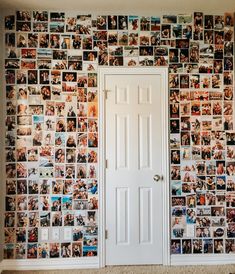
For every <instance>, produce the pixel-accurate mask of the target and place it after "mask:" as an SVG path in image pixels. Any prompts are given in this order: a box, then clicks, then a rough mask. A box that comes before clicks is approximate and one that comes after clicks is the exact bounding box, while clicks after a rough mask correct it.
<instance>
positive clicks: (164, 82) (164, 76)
mask: <svg viewBox="0 0 235 274" xmlns="http://www.w3.org/2000/svg"><path fill="white" fill-rule="evenodd" d="M133 72H134V73H136V74H141V75H143V74H148V75H149V74H153V75H160V76H161V92H162V96H161V100H162V137H163V138H162V141H163V143H162V145H163V153H162V159H161V160H162V163H164V164H163V165H162V166H163V168H162V169H163V177H164V178H165V180H164V183H163V205H162V209H163V212H162V214H163V218H162V222H163V223H162V226H163V227H162V232H163V245H162V246H163V250H162V252H163V254H162V255H163V256H162V257H163V265H170V207H169V205H170V191H169V185H170V183H169V182H170V181H169V121H168V116H169V114H168V109H169V104H168V69H167V68H157V67H118V68H117V67H104V68H99V70H98V75H99V79H98V80H99V85H98V86H99V149H98V150H99V176H98V178H99V181H98V185H99V241H98V243H99V244H98V256H99V267H105V265H106V261H105V258H106V250H105V220H106V208H105V200H106V196H105V184H106V181H105V173H106V159H105V155H106V152H105V130H106V126H105V117H106V113H105V100H106V98H105V97H106V94H105V93H106V92H104V84H105V75H106V74H113V75H118V74H125V75H127V74H128V73H133Z"/></svg>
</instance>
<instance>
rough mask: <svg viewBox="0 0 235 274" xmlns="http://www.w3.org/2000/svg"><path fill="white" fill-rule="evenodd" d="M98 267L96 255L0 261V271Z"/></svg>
mask: <svg viewBox="0 0 235 274" xmlns="http://www.w3.org/2000/svg"><path fill="white" fill-rule="evenodd" d="M98 267H99V259H98V257H90V258H68V259H27V260H3V261H2V262H1V263H0V273H1V271H3V270H49V269H50V270H53V269H84V268H98Z"/></svg>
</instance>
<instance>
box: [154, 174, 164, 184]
mask: <svg viewBox="0 0 235 274" xmlns="http://www.w3.org/2000/svg"><path fill="white" fill-rule="evenodd" d="M153 180H154V181H156V182H158V181H160V180H162V176H160V175H154V176H153Z"/></svg>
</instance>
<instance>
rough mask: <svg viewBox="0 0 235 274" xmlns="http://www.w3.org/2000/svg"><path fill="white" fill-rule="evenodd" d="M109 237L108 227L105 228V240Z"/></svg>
mask: <svg viewBox="0 0 235 274" xmlns="http://www.w3.org/2000/svg"><path fill="white" fill-rule="evenodd" d="M107 239H108V229H105V240H107Z"/></svg>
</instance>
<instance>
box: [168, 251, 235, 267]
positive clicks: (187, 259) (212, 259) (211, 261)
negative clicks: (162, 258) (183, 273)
mask: <svg viewBox="0 0 235 274" xmlns="http://www.w3.org/2000/svg"><path fill="white" fill-rule="evenodd" d="M170 264H171V265H172V266H173V265H222V264H235V254H201V255H199V254H192V255H191V254H190V255H171V263H170Z"/></svg>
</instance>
